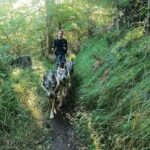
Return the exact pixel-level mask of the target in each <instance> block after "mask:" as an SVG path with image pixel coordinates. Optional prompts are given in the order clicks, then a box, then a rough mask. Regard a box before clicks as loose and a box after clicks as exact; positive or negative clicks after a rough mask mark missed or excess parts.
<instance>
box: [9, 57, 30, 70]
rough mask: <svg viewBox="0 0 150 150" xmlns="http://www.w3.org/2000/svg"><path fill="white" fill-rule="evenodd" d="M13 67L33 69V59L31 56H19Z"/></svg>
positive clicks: (12, 63) (13, 62) (12, 64)
mask: <svg viewBox="0 0 150 150" xmlns="http://www.w3.org/2000/svg"><path fill="white" fill-rule="evenodd" d="M11 66H13V67H20V68H26V67H31V66H32V60H31V57H30V56H19V57H17V58H15V59H14V60H13V61H12V62H11Z"/></svg>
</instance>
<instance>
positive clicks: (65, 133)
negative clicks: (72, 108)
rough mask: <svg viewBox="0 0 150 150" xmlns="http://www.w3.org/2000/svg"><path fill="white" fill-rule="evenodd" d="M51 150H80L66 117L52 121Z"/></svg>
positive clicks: (60, 116) (56, 117) (58, 116)
mask: <svg viewBox="0 0 150 150" xmlns="http://www.w3.org/2000/svg"><path fill="white" fill-rule="evenodd" d="M52 129H53V131H52V137H53V139H52V148H51V150H78V149H77V146H76V143H75V142H74V140H75V136H74V131H73V128H72V126H71V125H70V123H69V120H68V119H67V118H66V117H65V116H64V115H60V114H59V115H57V116H55V119H54V120H53V121H52Z"/></svg>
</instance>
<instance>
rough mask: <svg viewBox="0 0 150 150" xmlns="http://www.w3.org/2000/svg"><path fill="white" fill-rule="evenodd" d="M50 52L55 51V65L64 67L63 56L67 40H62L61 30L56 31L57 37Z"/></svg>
mask: <svg viewBox="0 0 150 150" xmlns="http://www.w3.org/2000/svg"><path fill="white" fill-rule="evenodd" d="M52 50H53V51H54V50H55V56H56V64H57V66H59V65H60V67H61V68H63V67H64V64H65V62H66V58H65V55H66V53H67V50H68V45H67V40H66V39H64V38H63V30H59V31H58V37H57V38H56V39H55V40H54V43H53V47H52Z"/></svg>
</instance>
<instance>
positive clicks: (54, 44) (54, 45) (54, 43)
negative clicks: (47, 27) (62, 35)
mask: <svg viewBox="0 0 150 150" xmlns="http://www.w3.org/2000/svg"><path fill="white" fill-rule="evenodd" d="M55 48H56V40H54V42H53V45H52V51H54V50H55Z"/></svg>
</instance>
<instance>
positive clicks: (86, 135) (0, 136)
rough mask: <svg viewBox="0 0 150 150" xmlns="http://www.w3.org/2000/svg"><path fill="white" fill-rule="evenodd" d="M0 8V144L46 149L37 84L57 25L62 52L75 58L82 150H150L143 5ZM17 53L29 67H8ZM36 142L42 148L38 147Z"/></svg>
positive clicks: (67, 2) (117, 0) (13, 1)
mask: <svg viewBox="0 0 150 150" xmlns="http://www.w3.org/2000/svg"><path fill="white" fill-rule="evenodd" d="M24 2H25V1H24ZM0 6H1V10H0V17H1V18H0V19H1V22H0V35H1V36H0V112H1V113H0V142H1V141H4V142H5V141H8V142H11V144H12V145H10V146H13V144H14V143H15V142H16V143H21V144H20V145H18V149H25V150H26V149H35V148H37V149H49V147H50V145H51V137H50V135H47V134H45V133H46V131H45V121H46V119H47V118H48V113H49V111H48V110H49V108H48V107H49V106H48V105H49V104H48V100H47V97H46V96H45V95H44V93H43V92H42V90H41V88H40V85H41V83H42V76H43V74H44V73H45V72H46V71H47V70H48V69H50V68H53V67H52V66H53V59H51V58H52V57H51V54H53V53H54V52H51V47H52V42H53V39H54V38H55V37H56V33H57V31H58V29H61V28H62V29H64V31H65V37H66V38H67V40H68V43H69V53H70V52H73V53H76V54H77V59H76V64H75V81H73V83H74V84H76V85H74V87H75V90H76V91H75V92H74V91H72V92H74V93H75V94H74V95H75V97H74V98H75V100H76V102H77V106H76V109H75V110H77V111H76V115H75V116H74V120H75V121H74V127H75V129H76V133H77V135H78V140H79V141H81V145H82V144H83V145H85V147H86V149H87V150H100V149H103V150H123V149H127V150H149V149H150V142H149V141H150V128H149V126H150V125H149V124H150V119H149V107H150V88H149V85H150V61H149V60H150V36H149V35H150V26H149V25H150V14H149V13H150V8H149V7H150V6H149V5H148V1H147V0H142V1H140V0H101V1H95V0H82V1H81V0H64V1H63V0H60V1H56V0H45V1H41V0H31V1H30V0H27V1H26V2H25V4H19V2H17V0H6V1H0ZM21 55H30V56H31V58H32V62H33V64H32V65H33V68H32V69H30V68H26V69H21V68H13V67H12V66H11V65H10V64H11V61H12V59H13V58H15V57H17V56H21ZM49 56H50V57H49ZM41 139H44V140H43V141H44V143H43V144H44V145H42V146H43V147H41V146H40V147H38V145H36V143H38V142H40V140H41ZM24 141H26V142H24ZM7 146H8V145H7ZM36 146H37V147H36ZM83 147H84V146H83Z"/></svg>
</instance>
